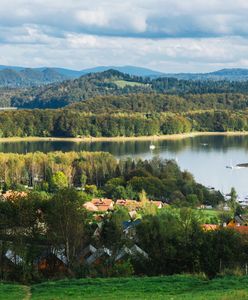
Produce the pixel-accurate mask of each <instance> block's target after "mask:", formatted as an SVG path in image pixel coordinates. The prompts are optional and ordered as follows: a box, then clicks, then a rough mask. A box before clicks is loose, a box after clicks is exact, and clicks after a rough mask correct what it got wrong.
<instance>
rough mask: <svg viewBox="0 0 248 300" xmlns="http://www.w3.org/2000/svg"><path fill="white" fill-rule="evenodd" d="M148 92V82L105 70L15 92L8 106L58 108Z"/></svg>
mask: <svg viewBox="0 0 248 300" xmlns="http://www.w3.org/2000/svg"><path fill="white" fill-rule="evenodd" d="M147 92H152V88H151V84H150V81H149V79H144V78H142V77H137V76H130V75H128V74H123V73H120V72H118V71H115V70H108V71H104V72H101V73H94V74H88V75H85V76H82V77H80V78H78V79H75V80H67V81H64V82H62V83H57V84H51V85H47V86H42V87H39V88H32V89H26V90H24V91H19V92H18V91H17V92H16V93H15V94H14V95H13V96H12V97H11V98H10V99H9V100H10V103H9V104H10V105H11V106H16V107H22V108H60V107H64V106H66V105H68V104H70V103H73V102H79V101H82V100H87V99H90V98H93V97H95V96H99V95H123V94H129V93H147Z"/></svg>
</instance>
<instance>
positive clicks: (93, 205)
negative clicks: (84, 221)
mask: <svg viewBox="0 0 248 300" xmlns="http://www.w3.org/2000/svg"><path fill="white" fill-rule="evenodd" d="M83 206H84V207H85V208H86V209H87V210H89V211H92V212H106V211H109V210H113V209H114V201H113V200H111V199H104V198H100V199H92V200H91V201H90V202H86V203H85V204H84V205H83Z"/></svg>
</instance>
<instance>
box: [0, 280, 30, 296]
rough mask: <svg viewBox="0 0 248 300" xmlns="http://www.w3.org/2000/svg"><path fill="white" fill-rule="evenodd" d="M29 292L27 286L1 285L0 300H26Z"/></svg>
mask: <svg viewBox="0 0 248 300" xmlns="http://www.w3.org/2000/svg"><path fill="white" fill-rule="evenodd" d="M27 291H28V288H27V287H25V286H21V285H17V284H7V283H0V300H22V299H25V297H26V295H27ZM27 299H28V298H27Z"/></svg>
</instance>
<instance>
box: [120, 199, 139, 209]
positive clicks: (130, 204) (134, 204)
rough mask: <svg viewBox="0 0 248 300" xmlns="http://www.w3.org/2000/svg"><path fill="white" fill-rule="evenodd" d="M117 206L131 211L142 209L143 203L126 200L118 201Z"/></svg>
mask: <svg viewBox="0 0 248 300" xmlns="http://www.w3.org/2000/svg"><path fill="white" fill-rule="evenodd" d="M116 205H117V206H123V207H126V208H127V209H128V210H130V211H134V210H137V209H139V208H141V206H142V204H141V202H139V201H136V200H124V199H119V200H117V201H116Z"/></svg>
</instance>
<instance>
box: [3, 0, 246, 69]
mask: <svg viewBox="0 0 248 300" xmlns="http://www.w3.org/2000/svg"><path fill="white" fill-rule="evenodd" d="M223 2H224V3H223ZM247 13H248V2H247V1H246V0H236V1H231V0H225V1H223V0H208V1H202V0H186V1H182V0H125V1H116V0H94V1H92V0H91V1H90V0H84V1H81V0H70V1H65V0H53V1H51V0H1V7H0V64H19V65H23V64H25V65H28V66H38V65H47V66H54V65H56V66H65V67H71V68H77V69H80V68H84V67H91V66H96V65H108V64H110V65H113V64H116V65H124V64H135V65H140V66H146V67H152V68H155V69H160V70H162V71H170V72H171V71H175V72H178V71H190V70H192V71H208V70H212V69H216V68H218V67H227V66H247V60H248V58H247V53H248V51H247V50H248V42H247V38H248V19H247Z"/></svg>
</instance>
